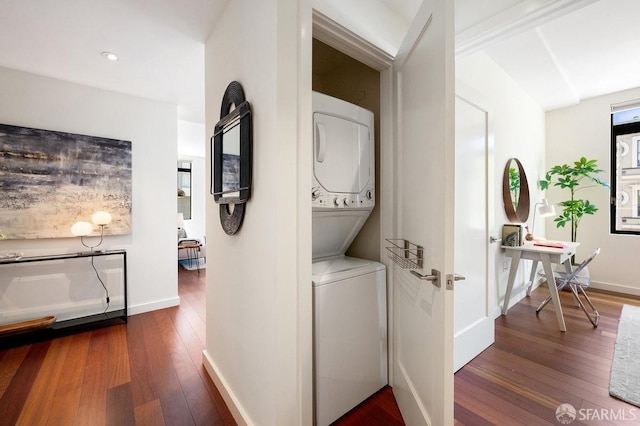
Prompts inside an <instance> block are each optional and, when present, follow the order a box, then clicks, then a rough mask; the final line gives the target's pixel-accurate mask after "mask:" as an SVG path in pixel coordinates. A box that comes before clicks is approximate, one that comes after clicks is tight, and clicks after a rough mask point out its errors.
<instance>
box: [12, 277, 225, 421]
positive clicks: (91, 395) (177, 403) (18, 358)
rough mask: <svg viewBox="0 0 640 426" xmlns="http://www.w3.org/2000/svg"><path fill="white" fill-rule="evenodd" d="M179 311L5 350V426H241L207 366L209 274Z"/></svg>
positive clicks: (190, 285) (188, 281)
mask: <svg viewBox="0 0 640 426" xmlns="http://www.w3.org/2000/svg"><path fill="white" fill-rule="evenodd" d="M179 276H180V279H179V280H180V286H179V294H180V299H181V305H180V307H175V308H169V309H162V310H159V311H154V312H149V313H145V314H140V315H134V316H131V317H129V323H128V324H127V325H126V326H125V325H118V326H112V327H107V328H102V329H99V330H94V331H89V332H84V333H80V334H74V335H70V336H66V337H62V338H58V339H54V340H50V341H44V342H40V343H34V344H31V345H24V346H20V347H15V348H11V349H4V350H0V425H3V426H4V425H14V424H17V425H29V426H37V425H64V426H67V425H117V426H121V425H134V424H136V425H168V426H169V425H235V424H236V423H235V422H234V420H233V417H232V416H231V413H230V412H229V410H228V408H227V407H226V405H225V404H224V401H223V400H222V397H221V396H220V393H219V392H218V390H217V389H216V388H215V386H214V384H213V382H212V381H211V379H210V378H209V376H208V375H207V373H206V371H205V370H204V367H203V366H202V351H203V350H204V348H205V303H204V300H205V276H206V272H203V271H202V272H201V274H200V277H199V278H198V274H197V272H196V271H185V270H183V269H180V272H179Z"/></svg>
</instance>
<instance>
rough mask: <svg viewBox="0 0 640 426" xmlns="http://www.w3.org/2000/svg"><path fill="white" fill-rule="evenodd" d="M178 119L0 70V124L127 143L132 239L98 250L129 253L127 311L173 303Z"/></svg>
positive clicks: (33, 248) (114, 97)
mask: <svg viewBox="0 0 640 426" xmlns="http://www.w3.org/2000/svg"><path fill="white" fill-rule="evenodd" d="M176 116H177V112H176V106H175V105H169V104H166V103H159V102H153V101H149V100H145V99H141V98H136V97H132V96H125V95H121V94H118V93H114V92H108V91H104V90H99V89H94V88H89V87H86V86H80V85H77V84H72V83H68V82H63V81H60V80H55V79H51V78H46V77H41V76H37V75H33V74H27V73H23V72H20V71H15V70H9V69H6V68H0V122H2V123H4V124H11V125H17V126H25V127H34V128H39V129H46V130H57V131H64V132H71V133H79V134H85V135H91V136H100V137H107V138H114V139H125V140H130V141H131V142H132V160H133V163H132V179H133V182H132V223H131V231H132V233H131V234H130V235H124V236H107V237H105V241H104V243H103V246H102V247H104V248H107V249H110V248H113V249H115V248H124V249H126V250H127V254H128V287H129V292H128V295H129V308H130V313H140V312H145V311H149V310H154V309H159V308H162V307H167V306H173V305H177V304H178V303H179V299H178V291H177V269H176V266H175V265H176V259H177V251H176V246H175V244H176V240H175V238H176V237H175V233H174V232H175V231H174V228H175V223H176V209H177V201H176V196H175V190H174V189H173V188H175V185H176V179H177V177H176V173H177V172H176V137H177V130H176V121H177V120H176ZM0 229H2V225H1V224H0ZM69 236H70V237H71V233H69ZM82 249H84V247H82V246H81V244H80V241H79V239H77V238H61V239H50V240H5V241H0V250H2V251H16V250H20V251H23V252H24V253H25V254H26V255H29V254H48V253H54V252H55V253H65V252H74V251H79V250H82ZM85 267H86V265H85ZM70 272H72V271H70ZM43 273H44V274H46V271H44V272H43ZM2 274H3V272H2V270H0V277H1V276H2Z"/></svg>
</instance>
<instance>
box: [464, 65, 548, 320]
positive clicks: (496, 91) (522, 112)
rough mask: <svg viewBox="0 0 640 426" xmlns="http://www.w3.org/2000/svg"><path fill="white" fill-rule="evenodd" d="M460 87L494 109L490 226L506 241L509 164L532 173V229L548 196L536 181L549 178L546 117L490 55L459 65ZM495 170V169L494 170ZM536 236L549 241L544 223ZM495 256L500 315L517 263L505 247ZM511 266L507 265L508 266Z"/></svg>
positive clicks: (524, 272)
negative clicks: (538, 204) (519, 164)
mask: <svg viewBox="0 0 640 426" xmlns="http://www.w3.org/2000/svg"><path fill="white" fill-rule="evenodd" d="M456 78H457V83H456V84H458V85H459V84H460V83H462V84H464V85H466V86H467V88H468V89H467V90H466V91H465V92H466V93H469V92H475V94H476V95H475V97H476V99H479V100H480V101H481V102H483V105H487V107H488V108H489V109H490V111H489V115H490V118H489V119H490V121H491V122H492V130H493V135H492V136H493V141H494V146H493V151H492V152H491V154H492V157H493V158H492V159H491V160H492V161H491V163H490V164H491V166H492V176H491V179H492V182H493V185H492V191H493V194H492V196H493V200H494V202H493V205H492V206H491V207H490V208H492V209H493V211H494V215H493V216H494V223H493V224H491V225H490V229H489V234H490V235H495V236H498V237H500V236H501V235H502V225H503V224H505V223H509V222H510V221H509V219H507V217H506V215H505V213H504V203H503V202H502V173H503V171H504V167H505V164H506V163H507V161H508V160H509V159H510V158H512V157H516V158H518V159H519V160H520V161H521V162H522V165H523V167H524V169H525V171H526V174H527V179H528V181H529V192H530V195H531V210H530V215H529V221H528V223H529V226H531V223H532V219H533V207H534V204H535V203H536V202H537V201H539V200H540V199H541V198H542V196H543V194H542V193H540V191H539V190H538V188H537V185H536V183H535V182H536V181H537V180H539V179H540V177H541V176H543V175H544V172H545V115H544V111H543V110H542V108H541V107H540V106H539V105H538V104H537V103H536V102H535V101H534V100H533V99H532V98H531V97H530V96H529V95H527V94H526V93H525V92H524V91H523V90H522V89H521V88H520V87H519V86H518V85H517V84H516V83H515V82H514V81H513V80H512V79H511V78H510V77H509V76H508V75H507V74H506V73H505V72H504V71H503V70H502V69H501V68H500V67H499V66H498V65H496V63H495V62H493V61H492V60H491V58H489V57H488V56H487V55H485V54H484V53H476V54H473V55H469V56H466V57H464V58H461V59H458V60H457V61H456ZM490 170H491V167H490ZM535 232H536V235H544V234H545V229H544V224H543V223H542V221H539V220H537V223H536V228H535ZM491 249H492V250H494V254H495V265H494V266H495V271H496V276H495V277H494V278H495V279H494V280H493V281H494V282H495V283H496V287H495V289H494V292H493V294H494V297H495V303H494V304H493V305H494V306H495V309H496V311H495V313H494V316H496V317H497V316H498V315H499V314H500V312H499V309H500V307H501V306H502V304H503V301H504V293H505V290H506V286H507V278H508V273H509V271H508V267H509V265H510V262H511V260H510V259H509V258H507V257H505V255H504V250H502V249H501V248H500V245H499V244H492V245H491ZM505 262H506V264H505ZM530 268H531V262H530V261H523V262H521V266H520V268H518V275H517V276H516V281H515V283H514V290H513V293H512V297H511V303H510V305H511V306H513V305H514V304H515V303H517V302H518V301H519V300H520V299H522V298H523V297H524V296H525V287H524V285H525V280H528V277H529V270H530Z"/></svg>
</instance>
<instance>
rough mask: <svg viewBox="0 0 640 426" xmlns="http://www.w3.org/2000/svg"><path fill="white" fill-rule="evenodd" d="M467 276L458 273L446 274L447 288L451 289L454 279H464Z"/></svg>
mask: <svg viewBox="0 0 640 426" xmlns="http://www.w3.org/2000/svg"><path fill="white" fill-rule="evenodd" d="M466 279H467V277H465V276H462V275H458V274H447V290H453V283H454V282H455V281H462V280H466Z"/></svg>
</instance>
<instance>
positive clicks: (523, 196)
mask: <svg viewBox="0 0 640 426" xmlns="http://www.w3.org/2000/svg"><path fill="white" fill-rule="evenodd" d="M502 201H503V202H504V211H505V213H506V215H507V218H509V220H510V221H512V222H515V223H525V222H526V221H527V220H528V219H529V207H530V201H529V182H528V181H527V174H526V173H525V172H524V167H522V163H521V162H520V160H518V159H517V158H510V159H509V160H508V161H507V164H506V165H505V167H504V174H503V175H502Z"/></svg>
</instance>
